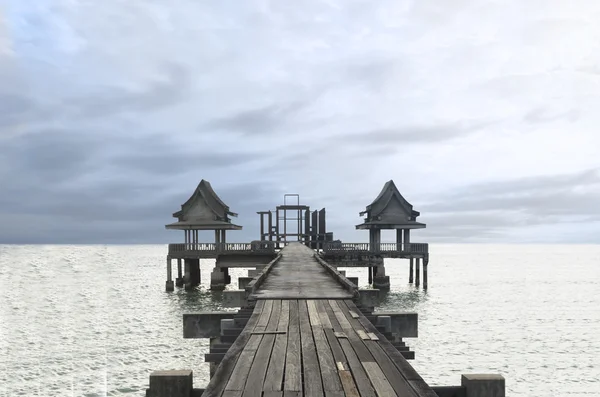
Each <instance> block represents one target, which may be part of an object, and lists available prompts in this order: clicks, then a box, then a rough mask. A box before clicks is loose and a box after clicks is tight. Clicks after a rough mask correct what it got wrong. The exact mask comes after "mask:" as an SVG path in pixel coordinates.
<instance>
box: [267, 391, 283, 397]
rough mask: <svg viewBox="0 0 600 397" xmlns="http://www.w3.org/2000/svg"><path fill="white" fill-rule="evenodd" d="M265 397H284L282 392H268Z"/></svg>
mask: <svg viewBox="0 0 600 397" xmlns="http://www.w3.org/2000/svg"><path fill="white" fill-rule="evenodd" d="M263 396H264V397H283V392H282V391H274V390H268V391H265V392H264V394H263Z"/></svg>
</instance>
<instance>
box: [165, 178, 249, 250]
mask: <svg viewBox="0 0 600 397" xmlns="http://www.w3.org/2000/svg"><path fill="white" fill-rule="evenodd" d="M230 216H232V217H237V214H236V213H234V212H231V211H230V210H229V206H228V205H227V204H225V203H224V202H223V201H222V200H221V199H220V198H219V196H217V193H215V191H214V190H213V188H212V186H210V183H209V182H208V181H205V180H204V179H202V180H201V181H200V184H199V185H198V187H197V188H196V190H195V191H194V193H193V194H192V196H191V197H190V198H189V199H188V200H187V201H186V202H185V203H184V204H182V206H181V210H179V211H177V212H175V213H174V214H173V217H175V218H177V222H174V223H170V224H168V225H166V226H165V227H166V228H167V229H175V230H184V231H185V242H186V244H193V243H196V244H197V243H198V231H199V230H214V231H215V243H217V244H218V243H225V242H226V236H225V232H226V231H227V230H241V229H242V226H238V225H234V224H233V223H231V219H230Z"/></svg>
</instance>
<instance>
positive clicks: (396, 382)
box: [346, 302, 422, 396]
mask: <svg viewBox="0 0 600 397" xmlns="http://www.w3.org/2000/svg"><path fill="white" fill-rule="evenodd" d="M346 304H347V305H348V306H349V307H352V305H354V303H352V302H346ZM359 321H361V323H362V324H363V325H364V326H365V328H367V330H369V331H373V332H372V333H373V334H375V332H376V329H375V326H373V324H371V323H370V321H369V320H367V319H366V318H365V317H360V318H359ZM371 327H372V328H371ZM369 328H371V329H369ZM385 344H387V345H389V346H390V347H391V349H392V350H394V352H395V353H396V354H398V353H397V352H396V349H395V348H394V347H393V346H392V345H391V343H389V341H387V340H386V339H385V338H382V339H380V340H379V341H368V342H365V346H366V347H367V349H369V351H370V352H371V354H372V355H373V357H374V358H375V361H376V362H377V363H378V364H379V366H380V368H381V370H382V371H383V374H384V375H385V377H386V378H387V379H388V381H389V382H390V384H391V385H392V387H393V388H394V391H395V392H396V394H397V395H406V396H415V395H416V394H415V393H414V392H413V391H412V390H413V388H412V387H411V386H410V384H409V381H408V380H407V379H406V376H405V372H404V371H402V370H400V368H399V367H398V366H396V365H395V361H396V360H392V359H391V358H390V356H389V355H388V354H387V353H386V351H385V350H384V349H383V348H382V345H385ZM400 359H401V360H402V361H403V362H404V363H406V365H407V366H408V367H410V364H408V363H407V362H406V360H405V359H404V358H403V357H401V358H400ZM410 369H411V370H412V371H414V369H412V367H410ZM414 372H415V373H416V371H414ZM421 380H422V379H421Z"/></svg>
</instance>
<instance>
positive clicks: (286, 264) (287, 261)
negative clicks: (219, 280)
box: [254, 243, 352, 299]
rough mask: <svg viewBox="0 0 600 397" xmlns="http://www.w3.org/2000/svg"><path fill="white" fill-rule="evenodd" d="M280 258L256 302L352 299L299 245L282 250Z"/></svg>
mask: <svg viewBox="0 0 600 397" xmlns="http://www.w3.org/2000/svg"><path fill="white" fill-rule="evenodd" d="M281 255H282V258H281V259H280V260H279V261H278V262H277V263H276V264H275V266H274V267H273V269H272V270H271V273H269V276H268V277H267V278H266V280H265V281H264V282H263V283H262V284H261V286H260V289H259V291H257V292H256V294H255V295H254V297H255V298H256V299H352V294H351V293H350V292H348V291H347V290H345V289H344V288H343V287H342V286H341V285H340V284H339V283H338V282H337V281H336V280H335V279H333V278H332V277H331V275H330V274H329V273H327V271H326V270H325V269H324V268H323V266H321V265H320V264H319V263H318V262H317V260H316V259H315V258H314V255H315V251H313V250H311V249H310V248H308V247H306V246H305V245H302V244H298V243H296V244H290V245H288V246H287V247H285V248H284V249H283V250H281Z"/></svg>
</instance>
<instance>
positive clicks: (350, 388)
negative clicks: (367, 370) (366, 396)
mask: <svg viewBox="0 0 600 397" xmlns="http://www.w3.org/2000/svg"><path fill="white" fill-rule="evenodd" d="M340 379H341V380H342V386H343V387H344V393H345V394H346V397H360V394H358V389H357V388H356V383H354V379H353V378H352V374H351V373H350V371H344V370H342V371H340Z"/></svg>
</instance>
